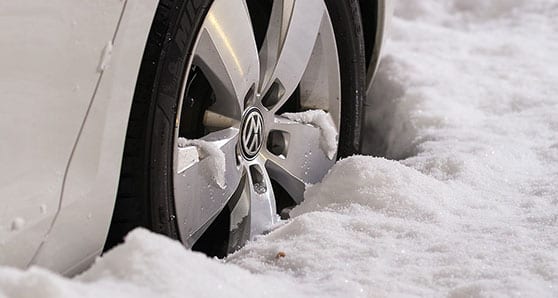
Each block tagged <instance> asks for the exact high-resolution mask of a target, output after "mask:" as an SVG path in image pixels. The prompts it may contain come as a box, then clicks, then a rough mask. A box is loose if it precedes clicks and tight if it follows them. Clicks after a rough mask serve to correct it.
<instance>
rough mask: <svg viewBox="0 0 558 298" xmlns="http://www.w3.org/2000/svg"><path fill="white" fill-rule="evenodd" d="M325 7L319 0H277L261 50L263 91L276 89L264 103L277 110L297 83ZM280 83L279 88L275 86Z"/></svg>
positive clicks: (303, 69)
mask: <svg viewBox="0 0 558 298" xmlns="http://www.w3.org/2000/svg"><path fill="white" fill-rule="evenodd" d="M325 15H326V8H325V6H324V3H323V1H322V0H303V1H302V0H301V1H295V0H276V1H274V3H273V8H272V12H271V19H270V23H269V27H268V31H267V35H266V39H265V41H264V44H263V46H262V49H261V51H260V61H261V71H260V73H261V74H260V76H261V82H262V86H261V87H262V90H261V92H260V93H262V94H265V93H267V91H268V90H270V89H271V88H272V87H273V88H278V89H279V92H276V93H277V94H275V95H274V97H276V98H275V99H274V100H272V101H271V102H270V103H267V104H266V103H264V104H266V106H268V107H270V106H272V107H273V109H274V110H277V109H278V108H279V107H280V106H281V105H282V104H283V103H284V101H286V99H288V98H289V96H291V94H292V93H293V92H294V90H295V89H296V87H297V86H298V84H299V82H300V80H301V78H302V76H303V74H304V72H305V70H306V66H307V65H308V62H309V60H310V57H311V54H312V50H313V49H314V45H315V43H316V39H317V37H318V32H319V30H320V26H321V23H322V20H323V19H324V16H325ZM277 86H279V87H277Z"/></svg>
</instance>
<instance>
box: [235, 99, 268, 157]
mask: <svg viewBox="0 0 558 298" xmlns="http://www.w3.org/2000/svg"><path fill="white" fill-rule="evenodd" d="M263 122H264V121H263V117H262V113H261V112H260V110H259V109H258V108H255V107H251V108H249V109H248V110H246V111H245V112H244V116H243V118H242V125H241V127H240V148H241V151H242V155H243V156H244V158H246V159H247V160H253V159H254V158H255V157H256V155H257V154H258V152H260V149H261V148H262V144H263V139H264V138H263Z"/></svg>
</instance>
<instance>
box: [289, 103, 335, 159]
mask: <svg viewBox="0 0 558 298" xmlns="http://www.w3.org/2000/svg"><path fill="white" fill-rule="evenodd" d="M281 116H283V117H285V118H287V119H289V120H291V121H295V122H299V123H303V124H309V125H312V126H315V127H317V128H319V129H320V149H322V151H323V152H324V153H325V154H326V156H327V157H328V158H329V159H333V158H334V157H335V153H336V152H337V129H335V124H334V123H333V119H331V116H330V115H329V113H327V112H325V111H323V110H308V111H305V112H299V113H284V114H282V115H281Z"/></svg>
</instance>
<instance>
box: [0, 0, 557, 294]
mask: <svg viewBox="0 0 558 298" xmlns="http://www.w3.org/2000/svg"><path fill="white" fill-rule="evenodd" d="M395 15H396V16H395V18H394V20H393V28H392V41H391V43H390V44H389V46H388V48H387V53H388V55H387V57H386V58H385V60H384V61H383V64H382V66H381V70H380V72H379V74H378V77H377V81H376V86H375V88H374V91H373V98H374V100H373V102H371V103H370V106H369V107H368V110H369V112H370V115H371V117H370V121H369V124H372V125H373V126H375V127H377V128H378V129H377V130H376V131H375V132H373V133H371V134H370V135H369V136H368V140H369V141H368V144H367V145H368V148H369V149H370V148H372V147H373V146H374V148H380V149H381V150H378V149H374V150H372V149H370V150H371V151H372V152H374V153H375V154H378V155H380V154H381V155H385V156H386V157H388V158H390V159H393V160H397V161H391V160H386V159H382V158H373V157H354V158H349V159H346V160H343V161H341V162H339V163H338V164H337V165H336V166H335V168H334V169H333V170H332V171H331V172H330V173H329V174H328V176H327V177H326V178H325V179H324V181H323V182H322V183H321V184H318V185H316V186H314V187H312V188H310V189H309V190H308V191H307V193H306V201H305V202H304V203H303V204H302V205H301V206H300V207H298V208H296V209H295V210H294V211H293V215H295V217H294V219H293V220H291V221H290V222H288V223H287V224H285V225H283V226H281V227H279V228H277V229H276V230H274V231H273V232H272V233H270V234H268V235H266V236H263V237H261V238H259V239H257V241H254V242H251V243H249V244H248V245H247V246H246V247H245V248H243V249H242V250H240V251H239V252H237V253H235V254H234V255H232V256H230V257H229V258H228V259H227V260H225V261H223V262H221V261H217V260H212V259H208V258H206V257H204V256H202V255H200V254H197V253H192V252H189V251H185V250H184V249H183V248H182V247H181V246H180V245H179V244H177V243H175V242H172V241H170V240H168V239H166V238H164V237H161V236H157V235H154V234H151V233H149V232H147V231H144V230H137V231H135V232H133V233H131V234H130V235H129V236H128V239H127V242H126V243H125V244H124V245H122V246H120V247H117V248H116V249H114V250H113V251H111V252H110V253H108V254H107V255H106V256H105V257H103V258H102V259H100V260H99V261H98V262H97V263H96V264H95V265H94V266H93V267H92V268H91V269H90V270H89V271H87V272H85V273H84V274H83V275H81V276H78V277H77V278H75V279H72V280H70V279H65V278H62V277H60V276H58V275H55V274H53V273H49V272H46V271H43V270H41V269H37V268H32V269H30V270H28V271H18V270H14V269H6V268H3V269H0V296H2V295H5V296H9V297H153V296H160V297H299V296H301V297H309V296H312V297H318V296H319V297H324V296H334V297H376V296H380V297H381V296H449V297H493V296H526V297H552V296H553V297H557V296H558V195H557V193H558V95H557V94H558V4H556V2H555V1H554V0H492V1H487V0H438V1H435V0H420V1H419V0H400V1H398V2H396V12H395ZM280 252H282V253H284V254H282V255H283V256H279V257H278V254H279V253H280Z"/></svg>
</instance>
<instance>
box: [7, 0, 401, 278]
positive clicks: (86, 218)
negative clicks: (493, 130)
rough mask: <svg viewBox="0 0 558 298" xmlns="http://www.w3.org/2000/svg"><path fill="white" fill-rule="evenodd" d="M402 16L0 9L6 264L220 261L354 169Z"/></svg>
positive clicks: (24, 2)
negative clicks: (155, 252)
mask: <svg viewBox="0 0 558 298" xmlns="http://www.w3.org/2000/svg"><path fill="white" fill-rule="evenodd" d="M389 5H390V4H389V0H181V1H163V0H161V1H155V0H102V1H101V0H91V1H75V0H55V1H36V0H19V1H2V2H1V3H0V26H1V28H2V30H0V92H1V93H0V94H1V95H0V96H1V98H0V165H1V166H2V169H1V171H0V199H1V200H2V209H1V210H2V211H1V213H0V214H1V216H0V264H2V265H10V266H17V267H22V268H25V267H27V266H29V265H38V266H43V267H46V268H49V269H51V270H55V271H58V272H61V273H64V274H68V275H71V274H74V273H76V272H79V271H81V270H83V269H84V268H86V267H87V266H88V265H89V264H91V262H92V261H93V260H94V258H95V257H96V256H98V255H100V254H101V253H102V252H103V251H104V250H106V249H108V248H110V247H112V246H114V245H115V244H117V243H119V242H120V241H122V239H123V237H124V235H125V234H126V233H127V232H128V231H130V230H131V229H133V228H135V227H138V226H142V227H146V228H149V229H150V230H152V231H155V232H158V233H161V234H165V235H168V236H169V237H171V238H174V239H177V240H179V241H181V242H182V243H183V244H184V245H185V246H186V247H188V248H192V249H194V250H198V251H202V252H204V253H206V254H208V255H211V256H224V255H226V254H227V253H228V252H231V251H234V250H235V249H237V248H239V247H240V246H241V245H242V244H243V243H244V242H245V241H246V240H247V239H250V238H251V237H253V236H254V235H257V234H260V233H262V232H264V231H265V230H266V229H268V228H269V227H270V226H271V225H272V224H273V223H274V222H276V221H277V220H278V218H279V214H282V215H283V216H286V214H287V213H288V212H287V211H288V208H289V207H290V206H293V205H295V204H296V203H299V202H300V201H301V200H302V199H303V191H304V189H305V186H306V185H307V184H311V183H316V182H318V181H320V179H321V178H322V177H323V176H324V175H325V173H326V172H327V171H328V169H329V168H330V167H331V166H332V165H333V164H334V162H335V160H336V159H338V158H340V157H343V156H347V155H351V154H354V153H358V152H359V149H360V133H361V127H362V124H361V123H362V120H363V103H364V100H365V96H366V91H367V88H369V85H370V82H371V80H372V77H373V75H374V72H375V70H376V68H377V64H378V59H379V55H380V49H381V46H382V43H383V39H384V31H385V28H386V22H387V19H388V16H389V13H388V11H389Z"/></svg>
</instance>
